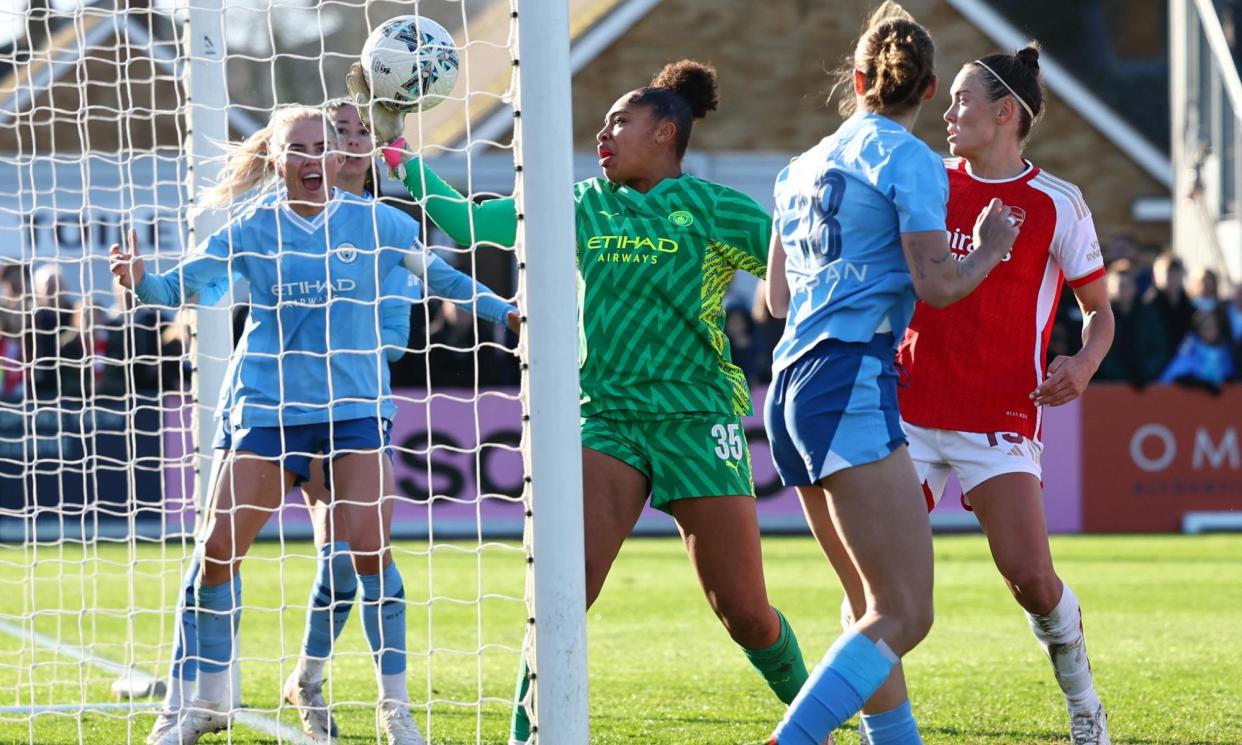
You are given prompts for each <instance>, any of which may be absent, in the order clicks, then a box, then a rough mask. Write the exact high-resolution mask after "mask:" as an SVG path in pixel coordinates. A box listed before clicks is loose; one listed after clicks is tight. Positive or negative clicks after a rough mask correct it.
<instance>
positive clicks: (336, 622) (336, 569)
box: [302, 541, 358, 659]
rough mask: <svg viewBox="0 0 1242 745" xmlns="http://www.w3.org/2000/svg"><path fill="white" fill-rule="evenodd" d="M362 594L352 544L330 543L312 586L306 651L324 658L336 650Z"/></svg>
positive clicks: (320, 550) (309, 654) (313, 655)
mask: <svg viewBox="0 0 1242 745" xmlns="http://www.w3.org/2000/svg"><path fill="white" fill-rule="evenodd" d="M357 594H358V575H357V574H356V573H355V572H354V564H353V560H352V559H351V557H350V553H349V544H348V543H345V542H344V541H339V542H337V543H330V544H326V545H324V546H323V547H322V548H320V549H319V571H318V572H317V573H316V575H315V584H314V586H313V587H311V596H310V608H309V609H308V610H307V613H306V640H305V641H304V642H303V644H302V651H303V652H305V654H306V656H307V657H314V658H316V659H322V658H325V657H327V656H329V655H330V654H332V643H333V642H335V641H336V640H337V639H338V638H339V637H340V636H341V629H343V628H345V621H346V620H347V619H348V618H349V611H350V610H351V609H352V608H353V607H354V596H356V595H357Z"/></svg>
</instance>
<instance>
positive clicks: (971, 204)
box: [898, 159, 1104, 439]
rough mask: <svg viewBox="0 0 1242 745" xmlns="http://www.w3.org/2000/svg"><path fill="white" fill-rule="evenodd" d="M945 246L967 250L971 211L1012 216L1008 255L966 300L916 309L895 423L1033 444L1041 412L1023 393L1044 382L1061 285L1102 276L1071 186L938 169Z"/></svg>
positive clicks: (1088, 223) (1091, 230)
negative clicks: (1009, 436)
mask: <svg viewBox="0 0 1242 745" xmlns="http://www.w3.org/2000/svg"><path fill="white" fill-rule="evenodd" d="M945 168H946V171H947V173H948V176H949V185H950V192H949V194H950V196H949V214H948V226H947V229H948V234H949V246H950V248H951V249H952V251H953V253H954V254H955V255H956V256H957V257H958V258H965V257H966V256H969V255H970V252H971V251H972V250H973V248H974V247H973V243H972V234H973V231H974V225H975V220H976V218H977V217H978V215H979V212H980V211H981V210H982V209H983V208H984V207H986V206H987V205H988V203H989V202H990V201H991V200H992V199H993V198H997V199H1000V200H1001V201H1002V202H1004V203H1005V205H1006V206H1008V207H1009V208H1010V209H1011V210H1012V211H1013V213H1014V215H1015V216H1016V217H1017V218H1018V220H1019V223H1018V229H1019V233H1018V238H1017V240H1016V241H1015V242H1014V245H1013V250H1012V251H1011V252H1010V253H1009V255H1007V256H1006V257H1005V258H1004V260H1002V261H1001V263H1000V264H999V265H998V266H997V267H996V268H995V269H993V270H992V273H991V274H989V275H988V278H987V279H985V280H984V281H983V283H982V284H980V285H979V287H978V288H977V289H975V291H974V292H972V293H971V294H970V295H967V296H966V297H965V298H963V299H962V300H959V301H958V302H956V303H954V304H952V305H950V306H949V307H947V308H939V309H938V308H933V307H931V306H929V305H927V304H925V303H921V302H920V303H919V304H918V306H917V308H916V309H915V313H914V319H913V320H912V321H911V323H910V328H909V330H908V331H907V332H906V335H905V339H904V340H903V341H902V344H901V349H900V352H899V354H898V361H899V362H900V363H901V365H902V368H903V370H904V374H905V377H906V382H907V383H908V385H906V386H904V387H903V388H902V389H901V391H900V405H901V415H902V418H904V419H905V420H906V421H908V422H910V423H912V424H916V425H918V426H920V427H929V428H934V429H948V430H956V431H960V432H1004V433H1016V434H1020V435H1022V436H1024V437H1027V438H1030V439H1038V438H1039V436H1040V429H1041V425H1042V420H1041V414H1042V411H1041V410H1040V409H1039V408H1038V407H1036V406H1035V405H1034V403H1033V402H1032V401H1031V400H1030V396H1029V394H1030V393H1031V391H1033V390H1034V389H1035V388H1036V387H1037V386H1038V385H1039V384H1040V382H1041V381H1042V380H1043V379H1044V372H1045V358H1046V357H1047V352H1048V339H1049V337H1050V336H1051V334H1052V321H1053V317H1054V316H1055V314H1056V309H1057V302H1058V300H1059V298H1060V295H1061V287H1062V285H1063V284H1064V283H1065V281H1066V279H1067V278H1068V282H1069V285H1070V286H1071V287H1081V286H1083V285H1085V284H1087V283H1089V282H1092V281H1095V280H1097V279H1099V278H1101V277H1103V276H1104V262H1103V259H1102V258H1101V255H1100V244H1099V240H1098V239H1097V238H1096V233H1095V225H1094V223H1093V222H1092V220H1091V211H1090V210H1089V209H1087V204H1086V202H1085V201H1083V198H1082V193H1081V192H1080V191H1079V190H1078V188H1077V187H1075V186H1074V185H1073V184H1070V183H1068V182H1066V181H1062V180H1061V179H1059V178H1056V177H1055V176H1052V175H1051V174H1049V173H1047V172H1045V171H1041V170H1040V169H1038V168H1036V167H1035V166H1032V165H1030V164H1028V167H1027V169H1026V171H1025V172H1023V173H1022V174H1021V175H1019V176H1016V177H1014V178H1011V179H1006V180H1001V181H995V180H985V179H980V178H976V177H975V176H973V175H972V174H971V173H970V170H969V167H968V166H967V164H966V162H965V161H964V160H961V159H951V160H949V161H946V162H945Z"/></svg>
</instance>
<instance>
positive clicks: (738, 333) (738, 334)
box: [725, 306, 762, 385]
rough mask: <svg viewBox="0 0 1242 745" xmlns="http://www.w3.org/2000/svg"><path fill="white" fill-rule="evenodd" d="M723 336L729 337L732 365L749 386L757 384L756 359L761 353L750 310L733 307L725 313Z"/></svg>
mask: <svg viewBox="0 0 1242 745" xmlns="http://www.w3.org/2000/svg"><path fill="white" fill-rule="evenodd" d="M725 335H727V336H728V337H729V347H730V349H731V350H732V361H733V364H735V365H737V366H738V367H739V368H740V369H741V371H742V373H743V374H744V375H745V376H746V381H747V382H748V383H750V384H751V385H754V384H755V383H757V382H758V380H759V379H758V369H757V366H756V363H757V361H758V360H757V358H758V357H759V356H760V354H762V351H761V350H760V349H759V347H758V345H757V343H756V342H757V339H756V337H755V322H754V319H752V318H751V315H750V309H749V308H745V307H741V306H734V307H732V308H729V310H728V311H726V313H725Z"/></svg>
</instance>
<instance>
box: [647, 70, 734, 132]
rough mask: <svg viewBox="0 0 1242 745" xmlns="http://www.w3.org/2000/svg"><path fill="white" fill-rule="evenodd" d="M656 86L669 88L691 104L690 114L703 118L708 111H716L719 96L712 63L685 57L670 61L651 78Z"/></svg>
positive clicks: (696, 117) (652, 83)
mask: <svg viewBox="0 0 1242 745" xmlns="http://www.w3.org/2000/svg"><path fill="white" fill-rule="evenodd" d="M651 85H652V86H653V87H655V88H668V89H669V90H671V91H673V92H674V93H676V94H677V95H678V96H680V97H681V98H682V100H684V101H685V102H686V103H687V104H689V105H690V114H691V116H693V117H694V118H695V119H702V118H703V117H704V116H705V115H706V114H707V112H709V111H715V110H716V104H717V103H719V98H718V97H717V95H716V68H714V67H712V66H711V65H706V64H703V63H702V62H696V61H694V60H690V59H683V60H679V61H677V62H670V63H669V64H667V65H665V66H664V69H663V70H660V72H658V73H657V74H656V76H655V77H654V78H652V79H651Z"/></svg>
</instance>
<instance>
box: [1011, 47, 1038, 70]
mask: <svg viewBox="0 0 1242 745" xmlns="http://www.w3.org/2000/svg"><path fill="white" fill-rule="evenodd" d="M1014 56H1015V57H1017V58H1018V62H1020V63H1022V64H1023V65H1025V66H1026V67H1027V68H1029V69H1030V71H1031V72H1032V73H1033V74H1035V75H1039V44H1037V43H1035V42H1031V43H1030V44H1027V45H1026V46H1025V47H1023V48H1022V49H1019V50H1018V52H1017V54H1015V55H1014Z"/></svg>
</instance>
